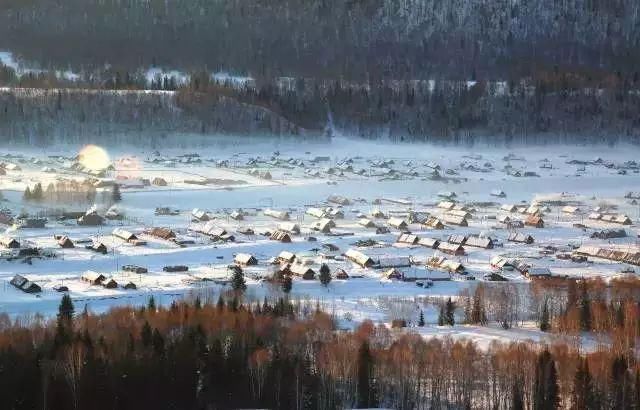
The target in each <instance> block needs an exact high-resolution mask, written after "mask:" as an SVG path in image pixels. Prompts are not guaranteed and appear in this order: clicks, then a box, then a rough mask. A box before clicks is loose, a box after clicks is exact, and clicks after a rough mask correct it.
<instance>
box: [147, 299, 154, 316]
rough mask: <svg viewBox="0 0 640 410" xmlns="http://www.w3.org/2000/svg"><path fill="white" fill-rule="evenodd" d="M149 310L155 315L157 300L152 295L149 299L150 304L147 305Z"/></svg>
mask: <svg viewBox="0 0 640 410" xmlns="http://www.w3.org/2000/svg"><path fill="white" fill-rule="evenodd" d="M147 309H148V310H149V312H151V313H153V312H155V311H156V299H155V298H154V297H153V295H151V297H150V298H149V302H148V303H147Z"/></svg>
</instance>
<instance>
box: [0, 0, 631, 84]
mask: <svg viewBox="0 0 640 410" xmlns="http://www.w3.org/2000/svg"><path fill="white" fill-rule="evenodd" d="M639 7H640V6H638V3H637V2H636V1H634V0H614V1H603V0H566V1H555V0H535V1H529V2H509V1H504V0H491V1H484V0H454V1H447V2H443V1H439V0H409V1H404V0H403V1H401V0H354V1H336V0H315V1H313V2H311V3H310V2H308V1H303V0H283V1H278V2H265V1H260V0H252V1H248V2H247V1H243V2H239V1H237V2H228V1H222V0H215V1H205V0H188V1H180V2H168V1H164V0H150V1H140V0H106V1H105V0H65V1H56V2H51V1H48V0H28V1H18V0H5V1H3V2H2V4H1V5H0V48H5V49H9V50H15V51H16V52H18V53H19V54H21V55H24V56H25V57H27V58H28V59H30V60H32V61H40V62H42V65H43V67H42V68H49V67H51V66H55V67H57V68H62V69H66V68H67V67H69V66H71V67H72V68H74V69H75V71H81V70H82V69H86V68H92V67H102V66H104V65H105V64H106V63H108V64H112V65H117V66H122V67H126V68H128V69H132V68H137V67H141V66H145V67H148V66H160V67H162V66H164V67H172V68H179V69H183V70H190V69H192V68H197V67H205V66H206V67H210V68H212V69H214V70H218V69H221V70H232V71H233V70H237V71H238V72H241V73H249V74H250V75H252V76H254V77H266V78H271V77H275V76H283V75H284V76H294V77H318V78H332V79H336V78H340V77H343V78H346V79H351V80H353V79H357V80H360V81H361V80H363V79H364V78H366V77H369V78H371V79H374V80H375V79H379V78H388V77H395V78H400V79H409V78H414V79H416V78H418V79H420V78H438V77H442V76H449V77H450V78H451V79H472V80H474V79H476V78H477V79H480V78H485V79H492V78H493V79H495V78H505V77H507V76H516V77H522V76H527V75H529V74H530V73H531V71H532V70H535V69H537V68H540V67H543V68H550V67H553V66H554V65H558V66H560V67H561V68H591V69H600V68H602V69H605V70H609V71H612V72H614V71H621V72H623V73H624V72H633V71H637V67H638V63H639V62H640V60H639V59H640V56H639V55H638V53H637V52H636V51H637V47H638V45H639V44H640V31H639V30H638V29H637V26H638V21H639V20H640V13H639V11H640V10H639ZM123 45H126V46H123Z"/></svg>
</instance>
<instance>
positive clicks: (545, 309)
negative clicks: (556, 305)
mask: <svg viewBox="0 0 640 410" xmlns="http://www.w3.org/2000/svg"><path fill="white" fill-rule="evenodd" d="M549 321H550V319H549V303H548V301H547V299H545V300H544V305H542V313H541V314H540V330H542V331H543V332H548V331H549V329H550V327H551V324H550V323H549Z"/></svg>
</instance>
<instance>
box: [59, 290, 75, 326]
mask: <svg viewBox="0 0 640 410" xmlns="http://www.w3.org/2000/svg"><path fill="white" fill-rule="evenodd" d="M74 313H75V307H74V306H73V301H72V300H71V297H70V296H69V295H68V294H66V293H65V294H64V295H63V296H62V299H61V300H60V305H59V306H58V322H62V323H64V325H65V326H70V325H71V321H72V320H73V315H74Z"/></svg>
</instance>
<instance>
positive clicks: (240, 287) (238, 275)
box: [231, 267, 247, 293]
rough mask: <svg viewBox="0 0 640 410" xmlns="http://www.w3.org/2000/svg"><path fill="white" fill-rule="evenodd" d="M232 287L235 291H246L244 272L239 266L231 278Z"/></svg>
mask: <svg viewBox="0 0 640 410" xmlns="http://www.w3.org/2000/svg"><path fill="white" fill-rule="evenodd" d="M231 287H232V288H233V290H234V291H236V292H240V293H242V292H244V291H245V290H246V289H247V284H246V283H245V281H244V273H243V272H242V269H240V268H239V267H238V268H237V269H234V271H233V277H232V278H231Z"/></svg>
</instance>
